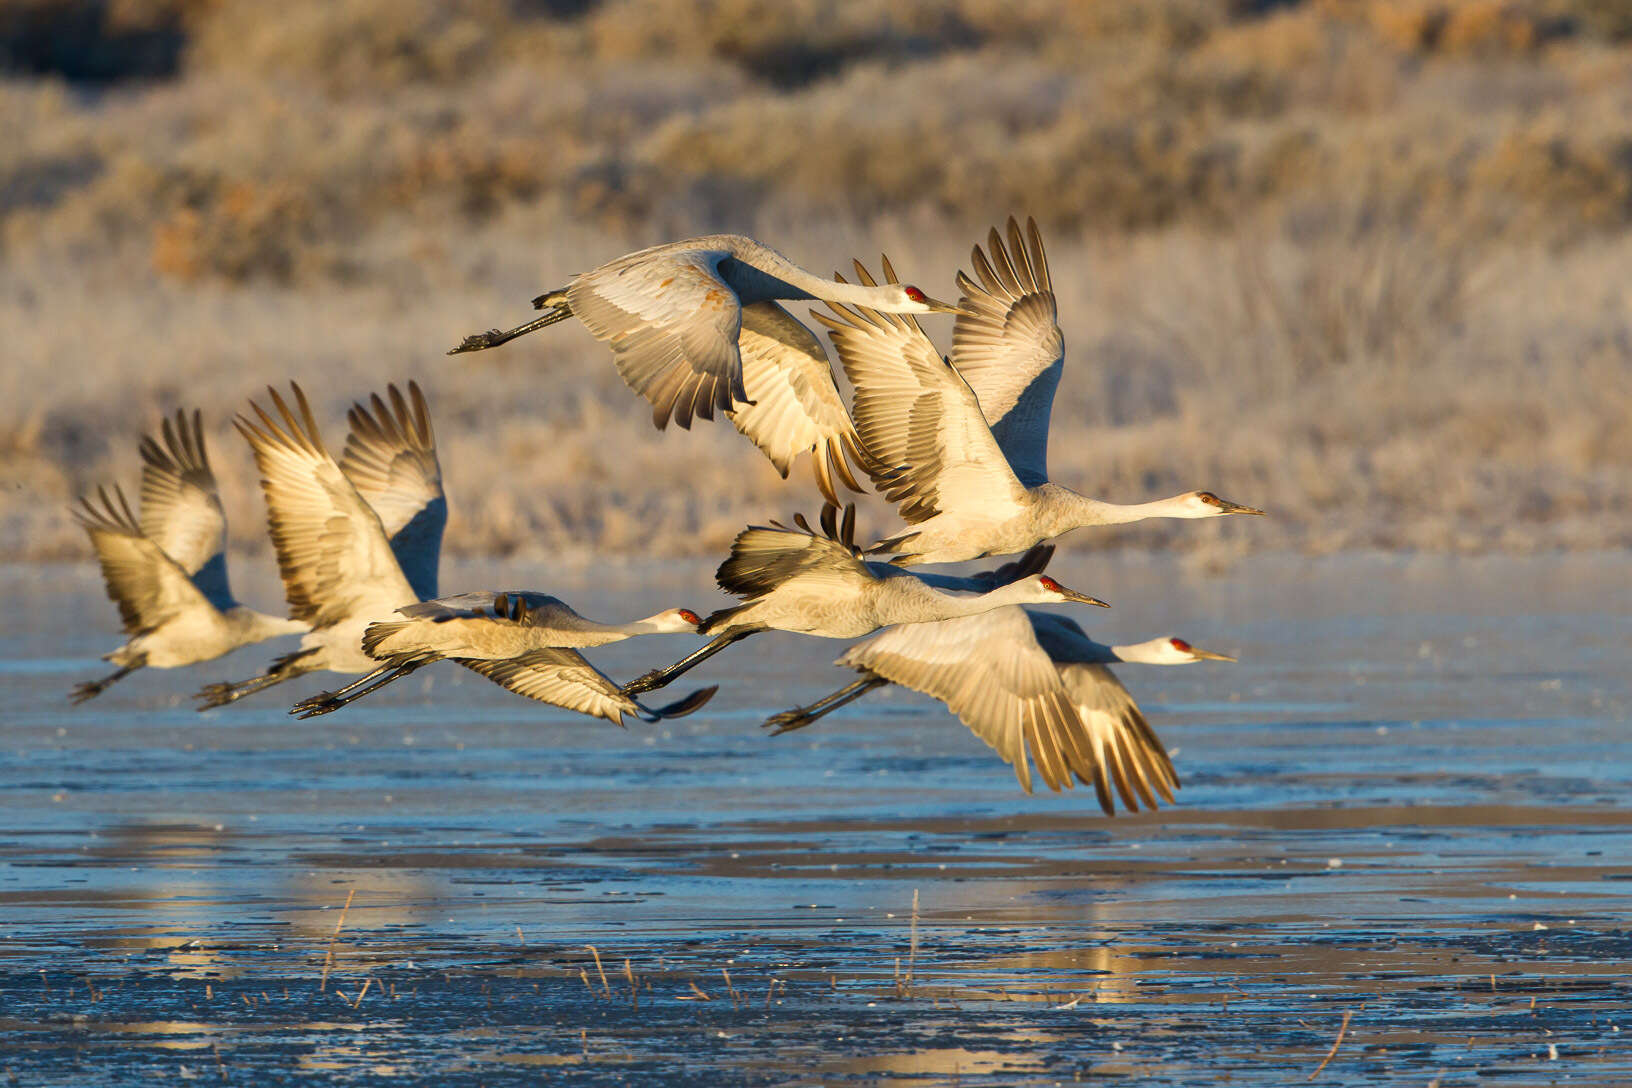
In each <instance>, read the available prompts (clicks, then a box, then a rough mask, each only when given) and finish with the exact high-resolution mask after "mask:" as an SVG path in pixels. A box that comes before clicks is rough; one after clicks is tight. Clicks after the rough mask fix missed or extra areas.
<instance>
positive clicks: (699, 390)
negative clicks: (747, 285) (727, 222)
mask: <svg viewBox="0 0 1632 1088" xmlns="http://www.w3.org/2000/svg"><path fill="white" fill-rule="evenodd" d="M730 256H731V253H730V251H729V250H726V249H712V248H698V249H691V250H684V249H681V250H671V251H669V252H667V253H663V254H655V255H654V254H653V253H652V252H651V251H643V252H641V253H634V254H630V255H629V256H628V257H624V258H621V259H619V260H616V261H612V262H610V263H609V264H605V265H602V266H601V267H600V268H597V269H595V270H594V271H593V272H587V273H585V274H583V275H581V276H578V277H576V278H575V279H574V280H573V281H572V284H571V285H570V286H569V287H568V288H567V303H568V305H569V306H570V307H571V308H572V312H573V313H574V314H575V315H577V317H578V319H579V320H580V321H582V322H583V323H584V327H585V328H587V329H588V330H589V331H590V333H591V335H593V336H594V337H595V338H596V339H597V340H600V341H602V342H603V343H605V344H606V345H607V346H609V347H610V348H611V349H612V355H613V362H614V363H615V364H616V366H617V368H618V373H619V374H620V375H622V376H623V380H624V382H625V383H627V384H628V386H629V388H631V389H633V390H634V391H635V392H637V393H639V394H640V395H641V396H643V397H645V398H646V399H647V400H648V401H650V402H651V405H652V422H653V423H654V424H656V425H657V426H658V427H659V428H663V427H666V426H668V423H669V420H670V419H673V420H674V422H675V423H677V424H679V425H680V426H681V427H690V426H691V421H692V418H693V416H697V417H701V418H703V419H713V418H714V410H715V409H716V408H718V409H721V410H722V411H723V410H727V409H729V408H731V406H732V404H733V402H735V401H745V400H748V399H749V398H748V396H747V392H746V390H745V389H744V387H743V372H742V357H741V354H740V353H739V351H738V348H737V340H738V336H739V334H740V331H741V316H742V307H741V305H740V303H739V301H738V299H737V295H736V292H735V291H733V290H732V288H731V286H730V285H729V284H727V283H726V282H725V280H723V279H722V278H721V277H720V273H719V264H720V262H721V261H723V260H725V259H727V258H729V257H730Z"/></svg>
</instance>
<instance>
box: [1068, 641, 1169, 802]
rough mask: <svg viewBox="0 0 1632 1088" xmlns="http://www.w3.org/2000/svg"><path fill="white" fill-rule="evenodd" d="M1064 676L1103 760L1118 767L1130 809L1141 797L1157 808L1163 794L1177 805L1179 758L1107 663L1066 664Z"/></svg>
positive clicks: (1120, 789)
mask: <svg viewBox="0 0 1632 1088" xmlns="http://www.w3.org/2000/svg"><path fill="white" fill-rule="evenodd" d="M1060 678H1061V681H1062V682H1063V683H1064V684H1065V687H1066V690H1067V691H1068V692H1069V693H1070V696H1071V700H1072V702H1073V703H1074V704H1075V705H1076V708H1077V712H1078V714H1079V716H1080V717H1081V719H1082V722H1083V724H1084V726H1085V727H1086V728H1087V730H1088V734H1089V736H1090V738H1091V739H1092V742H1093V744H1094V748H1095V751H1096V752H1097V753H1098V754H1099V755H1098V758H1099V759H1100V761H1101V762H1102V763H1105V764H1106V765H1108V766H1110V767H1112V768H1114V770H1115V774H1116V783H1117V792H1119V793H1120V794H1121V795H1122V799H1123V802H1124V804H1126V805H1127V807H1128V808H1129V810H1132V811H1137V809H1138V808H1139V805H1138V803H1137V801H1138V800H1142V801H1143V802H1144V804H1145V806H1146V807H1147V808H1151V809H1154V808H1156V807H1157V806H1156V797H1157V796H1158V795H1159V796H1160V797H1161V798H1162V799H1164V800H1166V801H1167V802H1169V803H1172V801H1173V791H1174V790H1175V789H1177V788H1178V785H1179V779H1178V775H1177V774H1176V773H1175V771H1174V770H1173V761H1172V760H1171V759H1170V758H1169V757H1168V754H1167V749H1166V748H1164V747H1163V746H1162V742H1161V740H1160V738H1158V737H1157V736H1156V733H1155V731H1154V730H1153V729H1151V727H1150V723H1149V722H1148V721H1147V720H1146V719H1145V716H1144V714H1143V713H1142V712H1141V711H1140V709H1139V705H1138V704H1137V703H1135V702H1134V701H1133V696H1132V695H1130V694H1128V689H1127V688H1125V687H1123V686H1122V681H1120V680H1118V679H1117V677H1116V674H1114V673H1113V672H1111V670H1110V669H1108V668H1106V667H1105V666H1104V665H1084V664H1068V665H1061V666H1060ZM1130 791H1131V792H1130ZM1134 795H1137V800H1136V799H1135V796H1134Z"/></svg>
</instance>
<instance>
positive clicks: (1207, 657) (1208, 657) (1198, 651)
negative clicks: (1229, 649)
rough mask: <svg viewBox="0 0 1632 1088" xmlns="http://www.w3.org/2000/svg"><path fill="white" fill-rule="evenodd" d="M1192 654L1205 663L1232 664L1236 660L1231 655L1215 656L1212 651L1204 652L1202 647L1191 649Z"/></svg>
mask: <svg viewBox="0 0 1632 1088" xmlns="http://www.w3.org/2000/svg"><path fill="white" fill-rule="evenodd" d="M1190 652H1191V653H1193V654H1195V655H1196V656H1197V657H1198V658H1200V659H1201V660H1203V661H1229V662H1231V663H1233V662H1234V661H1235V658H1233V657H1231V656H1230V655H1229V654H1215V653H1213V651H1211V650H1203V649H1202V648H1201V647H1200V646H1192V647H1190Z"/></svg>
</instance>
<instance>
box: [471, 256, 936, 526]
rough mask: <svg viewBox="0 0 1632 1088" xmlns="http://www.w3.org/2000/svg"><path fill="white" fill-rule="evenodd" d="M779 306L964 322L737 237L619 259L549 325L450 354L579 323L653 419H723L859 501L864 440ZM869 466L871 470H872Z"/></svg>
mask: <svg viewBox="0 0 1632 1088" xmlns="http://www.w3.org/2000/svg"><path fill="white" fill-rule="evenodd" d="M776 299H822V300H825V301H833V302H852V303H856V304H858V305H863V306H869V307H872V308H873V309H877V310H881V311H887V312H891V313H957V312H958V308H957V307H956V306H953V305H951V304H949V303H945V302H937V301H936V300H935V299H932V298H930V297H929V296H928V295H925V294H924V292H922V291H920V290H919V289H918V288H916V287H913V286H910V285H900V284H893V283H892V284H887V285H883V286H879V285H869V286H858V285H855V284H849V283H843V282H838V281H835V280H829V279H824V278H823V277H821V276H818V275H815V274H814V273H812V272H808V271H806V270H805V269H803V268H800V267H799V266H798V265H796V264H794V263H793V262H791V261H789V260H788V259H787V258H786V257H784V256H782V255H781V254H780V253H777V252H776V251H775V250H773V249H770V248H769V247H767V246H764V245H762V244H760V243H759V242H756V241H754V240H753V239H752V238H745V237H743V236H742V235H738V234H714V235H709V236H706V237H703V238H690V239H687V240H685V241H682V242H670V243H668V244H666V245H659V246H653V247H651V248H650V249H643V250H641V251H640V252H638V253H630V254H628V255H626V256H623V257H619V258H617V259H616V260H613V261H608V262H607V263H606V264H603V265H601V266H600V267H599V268H596V269H594V270H593V271H590V272H585V273H581V274H579V275H577V276H574V277H573V278H572V282H571V283H569V284H568V285H567V286H565V287H562V288H559V289H557V290H554V291H548V292H545V293H544V294H542V295H539V296H538V297H537V298H535V299H534V300H533V307H534V309H539V310H545V311H547V312H546V313H544V314H543V315H542V316H540V317H537V318H535V319H533V320H532V321H529V322H527V323H526V324H523V325H519V326H517V327H516V328H513V329H510V330H509V331H500V330H498V329H492V330H489V331H488V332H485V333H479V334H477V335H475V336H467V337H465V339H464V342H463V343H461V344H460V345H459V346H458V347H456V348H454V349H453V350H452V351H450V352H449V354H450V355H452V354H456V353H459V352H465V351H480V350H482V349H485V348H492V347H497V346H499V345H500V344H505V343H508V342H509V341H511V340H514V339H515V338H516V337H518V336H521V335H523V334H525V333H529V332H532V331H533V330H535V329H541V328H544V327H545V326H547V325H553V324H555V323H556V322H558V321H562V320H565V319H566V318H568V317H571V316H576V317H577V318H578V319H579V320H580V321H582V322H583V324H584V327H585V328H587V329H588V330H589V331H590V333H591V335H593V336H594V337H595V338H596V339H597V340H601V341H603V342H605V343H606V344H607V345H608V346H610V347H611V348H612V353H613V361H614V362H615V363H616V365H617V368H618V373H619V374H620V375H622V376H623V380H624V381H625V382H626V383H627V384H628V385H629V388H631V389H633V390H634V391H635V392H637V393H639V394H640V395H642V396H643V397H645V398H646V399H647V400H648V401H650V402H651V405H652V422H653V423H654V424H655V425H656V426H657V427H658V428H659V429H662V428H664V427H666V426H667V425H668V423H669V420H670V419H673V420H674V422H676V423H678V424H679V425H680V426H681V427H683V428H689V427H690V426H691V421H692V418H693V417H694V416H695V417H700V418H702V419H713V418H714V410H715V409H716V408H719V409H721V410H722V411H724V412H725V413H726V415H727V416H729V417H730V419H731V421H732V422H733V423H734V424H735V425H736V427H737V430H739V431H741V432H742V433H743V435H745V436H746V437H747V438H748V439H749V440H750V441H752V442H753V443H754V444H755V445H756V446H758V447H759V448H760V449H761V450H762V451H763V452H764V454H765V456H767V457H768V458H770V460H771V462H772V463H773V464H774V465H776V467H777V470H778V471H779V472H781V473H782V476H783V477H784V478H786V477H787V475H788V465H789V463H790V462H791V461H792V460H793V459H794V457H796V456H798V455H799V454H800V453H802V452H805V451H807V450H808V451H810V453H811V457H812V466H813V468H814V469H815V472H816V482H817V485H818V486H819V487H820V488H821V490H822V494H823V496H824V497H825V498H826V499H827V500H828V501H829V502H832V503H835V504H837V502H838V496H837V493H836V490H835V488H834V487H833V478H834V477H835V476H837V477H839V478H840V479H841V480H843V481H844V482H845V483H847V484H848V485H849V486H850V487H851V488H852V490H860V488H859V487H857V486H856V484H855V481H854V479H853V478H852V477H851V474H850V471H849V469H848V467H847V465H846V461H845V458H846V454H849V455H850V456H851V457H852V458H853V459H855V460H856V461H857V463H858V464H859V463H862V461H863V457H862V455H860V454H859V453H858V452H857V448H856V441H855V430H854V428H853V427H852V425H851V423H850V417H849V415H848V414H847V413H846V412H845V410H844V401H843V400H842V399H841V398H840V397H839V393H838V389H837V388H836V387H835V386H834V383H833V371H832V368H831V367H830V366H829V365H828V361H827V353H826V351H824V350H823V348H822V345H821V341H820V340H818V339H817V338H816V337H815V336H814V335H812V333H811V332H810V330H809V329H807V328H805V326H803V325H801V324H800V323H799V322H798V321H797V320H795V319H794V318H793V316H792V315H791V314H789V313H788V312H787V310H785V309H783V308H782V307H781V306H779V305H777V303H776V301H775V300H776ZM863 467H865V465H863Z"/></svg>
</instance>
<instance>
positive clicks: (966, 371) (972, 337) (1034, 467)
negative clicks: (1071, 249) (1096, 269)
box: [952, 216, 1065, 487]
mask: <svg viewBox="0 0 1632 1088" xmlns="http://www.w3.org/2000/svg"><path fill="white" fill-rule="evenodd" d="M1008 233H1009V242H1008V246H1007V247H1005V246H1004V244H1003V237H1002V235H1000V234H998V232H997V228H996V227H993V228H992V231H991V233H990V234H989V235H987V238H986V245H987V248H988V249H990V250H991V259H990V260H988V259H987V256H986V254H985V253H984V252H982V251H981V248H980V247H979V246H976V247H975V248H974V252H973V254H972V255H971V259H972V260H973V262H974V266H975V273H976V275H978V276H979V277H980V282H979V283H976V282H975V281H974V280H972V279H970V278H969V277H968V276H967V275H965V274H964V273H963V272H959V273H958V286H959V287H960V288H961V289H962V290H963V297H962V298H961V299H960V300H959V301H958V306H959V308H960V309H961V310H962V311H963V312H962V313H960V314H959V315H958V319H957V324H955V325H954V326H953V328H952V365H953V366H955V367H956V368H957V370H958V373H960V374H962V375H963V377H964V380H965V381H967V382H968V383H969V388H971V389H973V390H974V391H975V396H976V398H978V399H979V401H980V410H981V412H982V413H983V414H984V415H985V417H986V422H987V423H989V424H990V425H991V428H992V436H993V437H994V438H996V439H997V444H998V445H999V446H1000V447H1001V448H1002V450H1003V455H1004V456H1005V457H1007V458H1008V461H1009V464H1010V466H1012V467H1013V469H1014V473H1015V475H1016V476H1018V477H1019V479H1020V482H1021V483H1023V484H1025V485H1026V486H1027V487H1036V486H1038V485H1039V484H1043V483H1047V482H1048V421H1049V415H1050V413H1051V412H1052V411H1053V408H1054V391H1055V389H1056V388H1057V387H1058V386H1059V384H1060V372H1061V371H1062V370H1064V369H1065V335H1064V334H1063V333H1062V332H1061V331H1060V324H1059V307H1058V305H1057V304H1056V302H1055V299H1054V289H1053V284H1052V283H1051V282H1050V280H1049V275H1048V258H1047V256H1046V255H1045V254H1044V253H1043V238H1042V234H1041V233H1040V232H1039V231H1038V229H1037V222H1036V220H1034V219H1027V220H1026V234H1025V237H1024V238H1022V237H1021V234H1020V224H1019V223H1018V222H1016V221H1015V220H1014V218H1013V217H1012V216H1011V217H1010V218H1009V223H1008Z"/></svg>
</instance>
